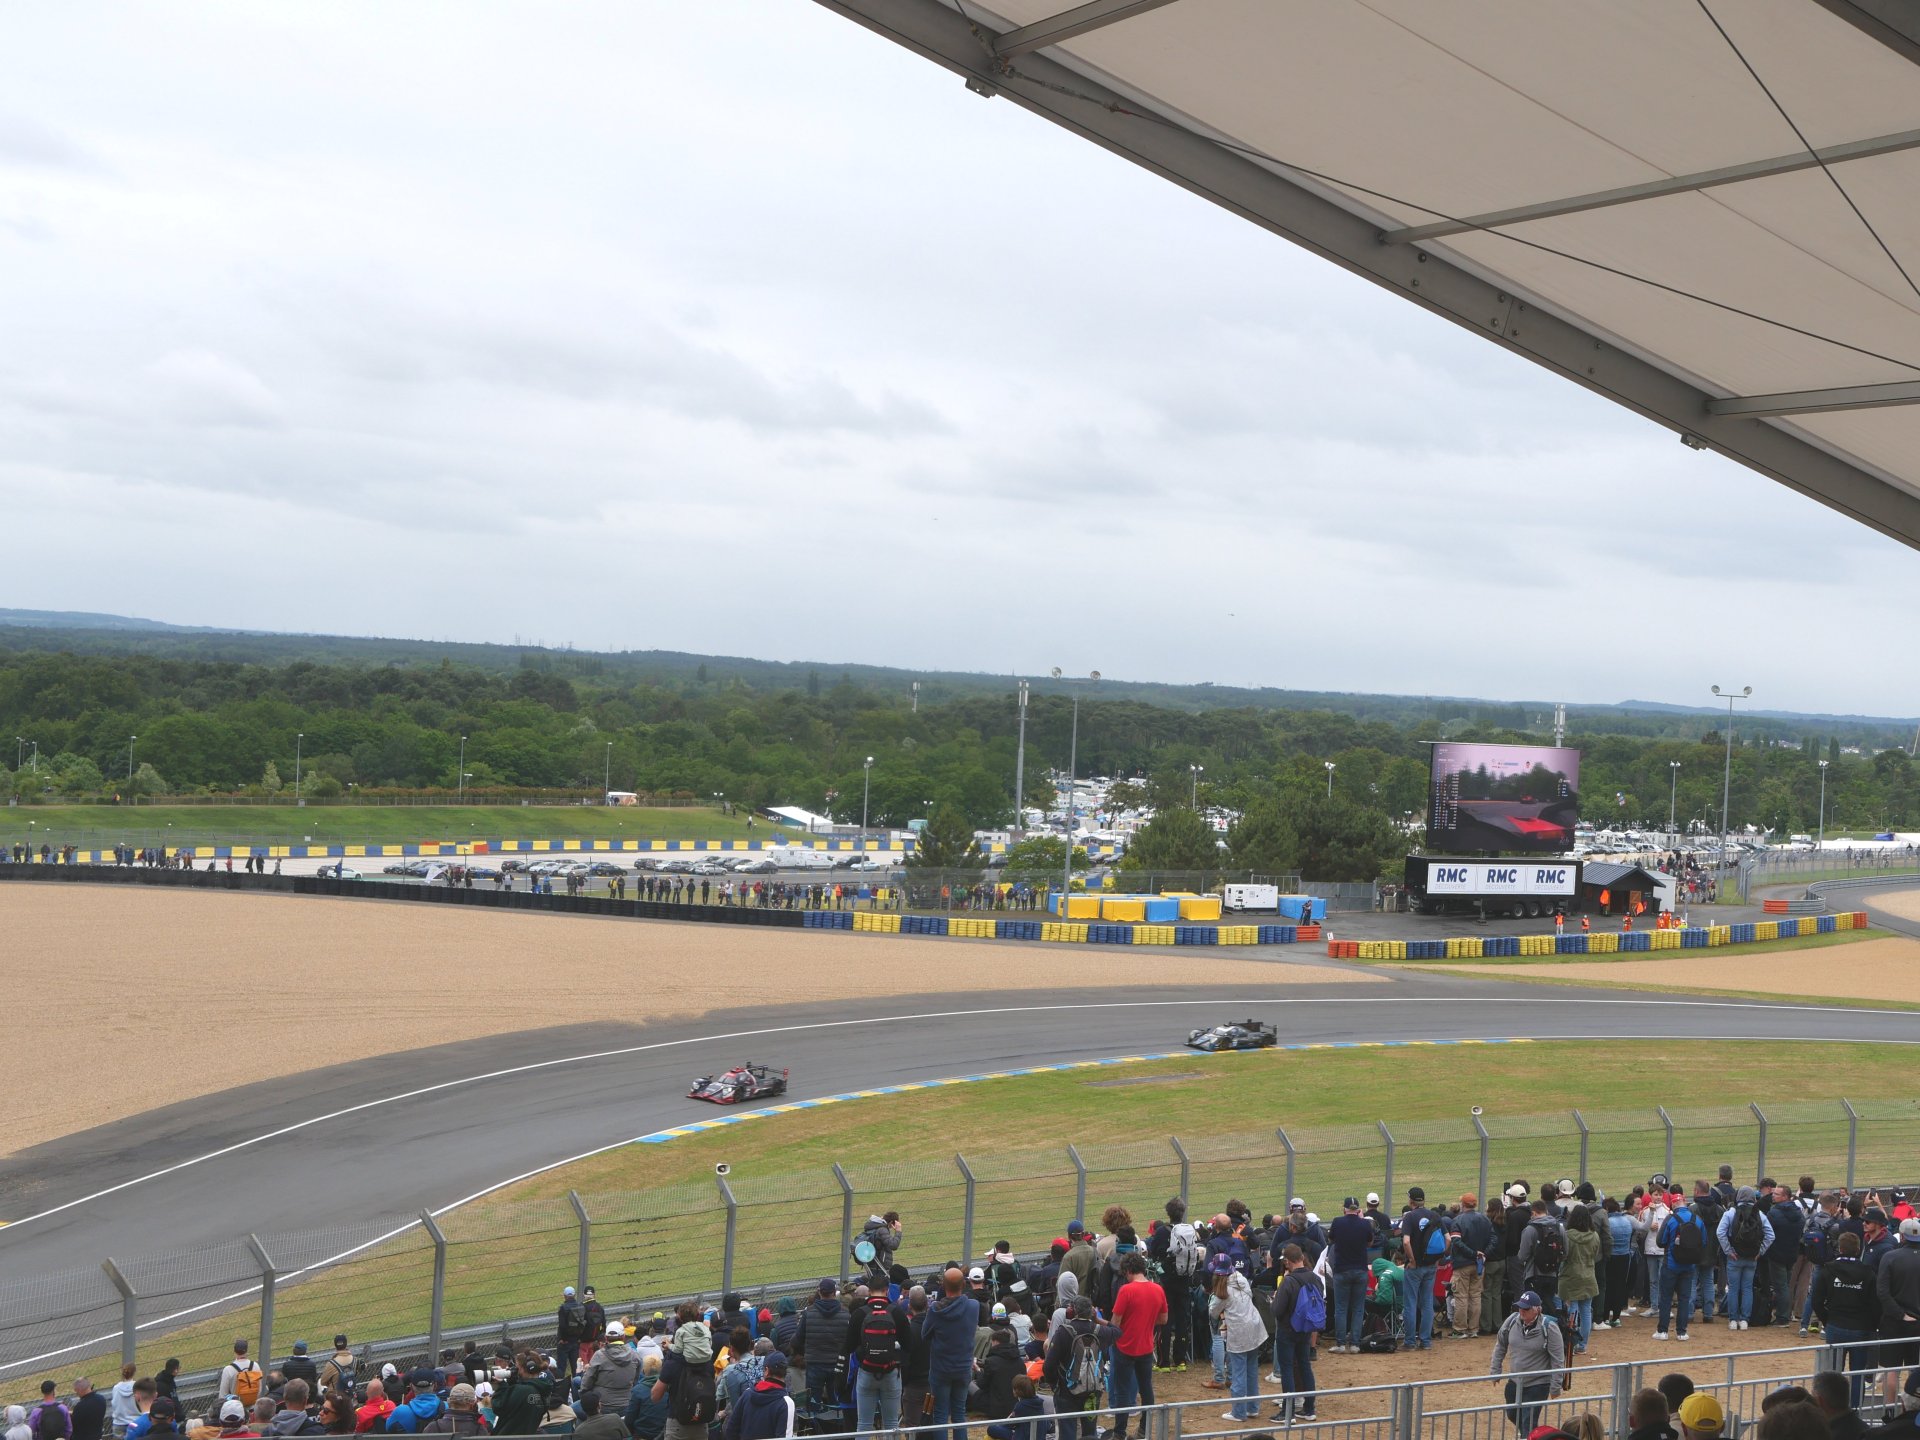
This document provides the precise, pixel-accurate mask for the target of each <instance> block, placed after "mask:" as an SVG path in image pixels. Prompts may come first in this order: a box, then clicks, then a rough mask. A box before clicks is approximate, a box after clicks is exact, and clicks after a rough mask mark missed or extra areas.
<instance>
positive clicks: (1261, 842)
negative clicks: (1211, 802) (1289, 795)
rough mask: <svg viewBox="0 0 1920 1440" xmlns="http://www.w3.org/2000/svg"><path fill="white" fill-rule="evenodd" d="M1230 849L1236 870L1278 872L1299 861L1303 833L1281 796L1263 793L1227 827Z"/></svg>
mask: <svg viewBox="0 0 1920 1440" xmlns="http://www.w3.org/2000/svg"><path fill="white" fill-rule="evenodd" d="M1227 853H1228V854H1229V855H1231V856H1232V857H1233V868H1234V869H1235V870H1247V871H1252V872H1254V873H1257V874H1261V875H1279V874H1282V873H1284V872H1287V871H1291V870H1293V869H1294V868H1296V867H1297V866H1298V865H1299V863H1300V834H1299V832H1298V831H1297V830H1295V829H1294V828H1293V821H1292V819H1291V818H1290V817H1289V816H1288V814H1287V812H1286V811H1285V810H1284V809H1283V808H1282V807H1281V805H1280V802H1279V801H1278V800H1274V799H1272V798H1269V797H1262V798H1261V799H1258V800H1255V801H1254V802H1253V803H1252V804H1250V805H1248V806H1247V808H1246V810H1245V811H1244V812H1242V814H1241V816H1240V820H1239V822H1238V823H1237V824H1236V825H1234V827H1233V828H1232V829H1231V830H1229V831H1227Z"/></svg>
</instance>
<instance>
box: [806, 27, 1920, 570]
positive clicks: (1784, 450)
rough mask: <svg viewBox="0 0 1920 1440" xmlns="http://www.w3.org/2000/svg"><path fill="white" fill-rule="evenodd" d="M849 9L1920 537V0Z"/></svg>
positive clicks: (1516, 344) (1220, 197)
mask: <svg viewBox="0 0 1920 1440" xmlns="http://www.w3.org/2000/svg"><path fill="white" fill-rule="evenodd" d="M819 3H821V4H824V5H826V6H827V7H828V8H830V9H832V10H835V11H838V12H840V13H842V14H845V15H847V16H848V17H850V18H852V19H855V20H858V21H859V22H861V23H862V24H865V25H867V26H869V27H870V28H872V29H875V30H877V31H879V32H881V33H883V34H885V35H888V36H889V37H890V38H892V39H895V40H896V41H898V42H899V43H901V44H903V45H905V46H907V47H908V48H911V49H913V50H915V51H917V52H919V53H920V54H922V55H925V56H927V57H928V58H930V59H933V60H936V61H938V62H939V63H941V64H942V65H944V66H946V67H947V68H948V69H950V70H954V71H957V72H959V73H961V74H963V75H964V76H965V77H966V78H967V83H968V84H969V86H970V87H972V88H974V89H977V90H980V91H982V92H983V93H991V94H994V95H998V96H1002V97H1004V98H1006V99H1009V100H1011V101H1013V102H1015V103H1018V104H1020V105H1023V106H1026V107H1027V108H1029V109H1032V110H1034V111H1036V112H1037V113H1039V114H1042V115H1044V116H1046V117H1047V118H1049V119H1052V120H1054V121H1055V122H1056V123H1059V124H1061V125H1063V126H1066V127H1067V128H1070V129H1073V130H1075V131H1077V132H1079V133H1081V134H1083V135H1085V136H1086V137H1087V138H1089V139H1092V140H1094V141H1096V142H1098V143H1100V144H1102V145H1104V146H1106V147H1108V148H1109V149H1112V150H1115V151H1117V152H1119V153H1121V154H1124V155H1126V156H1127V157H1128V158H1130V159H1133V160H1135V161H1136V162H1137V163H1139V164H1142V165H1144V166H1147V167H1148V168H1150V169H1153V170H1156V171H1158V172H1159V173H1161V174H1164V175H1166V176H1167V177H1168V178H1170V179H1172V180H1174V181H1176V182H1178V183H1180V184H1183V185H1185V186H1187V187H1188V188H1190V189H1193V190H1195V191H1197V192H1199V193H1201V194H1204V195H1206V196H1207V197H1208V198H1210V199H1213V200H1215V201H1216V202H1217V203H1219V204H1221V205H1224V206H1226V207H1228V208H1230V209H1233V210H1235V211H1237V212H1239V213H1241V214H1243V215H1245V216H1246V217H1247V218H1249V219H1251V220H1254V221H1255V222H1256V223H1259V224H1261V225H1263V226H1265V227H1267V228H1268V229H1271V230H1273V231H1275V232H1276V233H1278V234H1281V235H1283V236H1285V237H1286V238H1288V239H1291V240H1294V241H1295V242H1297V243H1299V244H1302V245H1304V246H1306V247H1308V248H1309V249H1312V250H1315V251H1316V252H1318V253H1320V254H1322V255H1324V256H1326V257H1327V258H1329V259H1332V260H1334V261H1335V262H1337V263H1339V264H1341V265H1344V266H1346V267H1347V268H1349V269H1352V270H1354V271H1356V272H1358V273H1361V274H1364V275H1366V276H1368V277H1369V278H1371V279H1373V280H1375V281H1376V282H1378V283H1379V284H1381V285H1383V286H1388V287H1391V288H1393V289H1395V290H1397V291H1399V292H1400V293H1401V294H1403V295H1405V296H1406V297H1407V298H1408V299H1409V300H1410V301H1412V302H1414V303H1416V304H1420V305H1424V306H1426V307H1427V308H1429V309H1431V310H1434V311H1436V312H1438V313H1441V314H1444V315H1447V316H1448V317H1449V318H1452V319H1454V320H1455V321H1457V322H1458V323H1460V324H1462V325H1464V326H1468V327H1471V328H1473V329H1474V330H1476V331H1478V332H1479V333H1481V334H1483V335H1485V336H1486V337H1487V338H1488V339H1489V340H1491V341H1493V342H1494V343H1496V344H1501V345H1504V346H1506V347H1507V348H1509V349H1512V350H1514V351H1517V352H1518V353H1521V354H1524V355H1526V356H1528V357H1529V358H1531V359H1534V360H1535V361H1537V362H1538V363H1540V364H1543V365H1545V366H1547V367H1548V368H1550V369H1553V370H1555V371H1557V372H1559V373H1560V374H1562V375H1565V376H1567V377H1568V378H1570V379H1573V380H1576V381H1578V382H1579V383H1581V384H1583V385H1586V386H1588V387H1589V388H1591V389H1594V390H1597V391H1599V392H1600V393H1602V394H1605V395H1608V396H1609V397H1611V398H1613V399H1615V400H1617V401H1618V402H1619V403H1621V404H1623V405H1626V406H1628V407H1630V408H1632V409H1634V410H1637V411H1639V412H1640V413H1642V414H1644V415H1647V416H1648V417H1650V418H1653V419H1655V420H1658V421H1660V422H1662V423H1664V424H1666V425H1668V426H1670V427H1672V428H1673V429H1675V430H1677V431H1679V432H1680V434H1681V436H1682V438H1683V439H1685V440H1687V442H1688V443H1690V444H1695V445H1699V446H1701V447H1704V448H1711V449H1714V450H1718V451H1720V452H1722V453H1724V454H1726V455H1728V456H1730V457H1732V458H1734V459H1736V460H1739V461H1740V462H1741V463H1743V464H1746V465H1749V466H1751V467H1752V468H1754V469H1756V470H1759V471H1761V472H1763V473H1765V474H1768V475H1771V476H1773V477H1774V478H1775V479H1777V480H1779V481H1781V482H1782V483H1784V484H1787V485H1790V486H1792V487H1793V488H1794V489H1796V490H1799V491H1801V492H1803V493H1805V494H1808V495H1811V496H1813V497H1815V498H1817V499H1819V500H1821V501H1822V502H1823V503H1825V504H1828V505H1831V506H1833V507H1834V508H1836V509H1838V510H1841V511H1843V512H1844V513H1847V514H1851V515H1853V516H1855V517H1856V518H1858V519H1860V520H1861V521H1863V522H1864V523H1866V524H1869V525H1872V526H1874V527H1875V528H1876V529H1879V530H1881V531H1883V532H1884V533H1886V534H1889V535H1892V536H1894V537H1896V538H1898V539H1900V540H1902V541H1904V542H1906V543H1907V544H1909V545H1916V546H1920V294H1916V292H1915V289H1914V288H1913V284H1912V283H1911V282H1909V280H1908V279H1906V278H1905V277H1904V276H1903V275H1902V274H1901V269H1900V267H1901V266H1904V267H1905V269H1906V271H1907V273H1908V274H1909V275H1912V276H1913V277H1914V280H1915V281H1920V4H1913V3H1912V0H1705V4H1702V3H1701V0H1607V3H1604V4H1594V3H1592V0H1090V3H1085V4H1079V5H1072V6H1069V5H1067V4H1065V3H1064V0H992V3H991V4H986V3H979V0H819ZM1716 22H1717V24H1716ZM1721 27H1724V33H1723V30H1722V28H1721ZM1769 91H1770V92H1771V98H1770V96H1769ZM1783 112H1784V114H1783ZM1796 131H1797V133H1796ZM1803 139H1804V143H1803ZM1809 146H1811V147H1812V148H1813V150H1814V151H1815V152H1817V153H1818V154H1819V155H1820V156H1821V157H1822V158H1823V159H1824V160H1825V163H1826V167H1827V168H1826V169H1825V170H1823V169H1822V168H1821V165H1820V163H1819V162H1817V161H1816V160H1815V159H1814V157H1813V156H1812V155H1810V154H1809V153H1808V147H1809ZM1829 172H1830V174H1831V178H1830V175H1829ZM1836 179H1837V180H1838V181H1839V183H1840V185H1841V186H1843V187H1844V189H1845V191H1846V194H1845V195H1843V194H1842V193H1841V191H1840V189H1838V188H1836V186H1835V183H1834V182H1835V180H1836ZM1849 197H1850V200H1851V204H1850V203H1849ZM1854 206H1857V207H1858V210H1859V212H1860V214H1859V215H1856V214H1855V212H1854V208H1853V207H1854ZM1516 212H1518V213H1516ZM1862 215H1864V216H1865V222H1863V220H1862V219H1861V216H1862ZM1462 222H1470V223H1462ZM1866 222H1870V223H1871V226H1872V228H1873V230H1877V231H1878V234H1879V237H1880V238H1879V239H1876V238H1875V236H1874V234H1873V233H1872V232H1871V231H1870V230H1869V228H1868V223H1866ZM1522 242H1524V243H1522ZM1882 242H1884V245H1885V249H1883V248H1882ZM1889 250H1890V251H1891V252H1892V258H1890V257H1889V255H1888V253H1887V251H1889ZM1896 259H1897V261H1898V263H1897V264H1896ZM1740 312H1744V313H1740ZM1382 403H1383V404H1388V403H1391V398H1390V397H1387V396H1383V397H1382Z"/></svg>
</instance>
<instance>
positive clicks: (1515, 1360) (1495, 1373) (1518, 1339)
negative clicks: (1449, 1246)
mask: <svg viewBox="0 0 1920 1440" xmlns="http://www.w3.org/2000/svg"><path fill="white" fill-rule="evenodd" d="M1566 1366H1567V1350H1566V1341H1565V1338H1564V1337H1563V1336H1562V1334H1561V1331H1560V1326H1559V1323H1558V1322H1557V1321H1554V1320H1550V1319H1548V1318H1547V1315H1546V1313H1545V1309H1544V1302H1543V1300H1542V1298H1541V1297H1540V1296H1539V1295H1537V1294H1535V1293H1534V1292H1533V1291H1531V1290H1524V1291H1522V1292H1521V1293H1520V1295H1519V1297H1518V1298H1517V1299H1516V1300H1515V1302H1514V1312H1513V1314H1511V1315H1509V1316H1508V1317H1507V1318H1506V1321H1505V1323H1503V1324H1502V1325H1501V1326H1500V1330H1499V1333H1498V1334H1496V1335H1495V1336H1494V1339H1493V1359H1492V1361H1491V1362H1490V1363H1489V1365H1488V1367H1487V1373H1488V1374H1489V1375H1491V1376H1492V1377H1493V1378H1494V1380H1495V1381H1496V1382H1498V1381H1499V1379H1500V1375H1501V1371H1502V1369H1503V1368H1504V1369H1505V1370H1507V1371H1509V1372H1510V1373H1511V1374H1512V1377H1513V1378H1512V1379H1510V1380H1508V1381H1506V1382H1505V1383H1506V1396H1507V1414H1508V1415H1509V1416H1510V1417H1511V1418H1512V1420H1513V1423H1514V1428H1515V1429H1516V1430H1517V1431H1518V1432H1519V1434H1520V1435H1521V1437H1522V1440H1525V1437H1527V1436H1528V1435H1531V1434H1532V1432H1533V1427H1534V1422H1535V1421H1536V1420H1537V1419H1538V1418H1539V1415H1540V1407H1541V1406H1542V1405H1544V1404H1545V1403H1546V1402H1547V1401H1549V1400H1551V1399H1552V1398H1553V1397H1554V1396H1556V1395H1558V1394H1559V1393H1560V1381H1561V1376H1562V1375H1563V1374H1564V1373H1565V1371H1566ZM1543 1372H1544V1373H1543Z"/></svg>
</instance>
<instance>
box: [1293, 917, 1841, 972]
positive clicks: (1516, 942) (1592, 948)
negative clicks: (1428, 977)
mask: <svg viewBox="0 0 1920 1440" xmlns="http://www.w3.org/2000/svg"><path fill="white" fill-rule="evenodd" d="M1867 927H1868V920H1867V912H1866V911H1864V910H1843V911H1841V912H1840V913H1839V914H1837V915H1800V916H1788V917H1783V918H1781V919H1777V920H1752V921H1747V922H1744V923H1742V924H1738V925H1704V926H1692V927H1689V928H1687V929H1683V930H1629V931H1626V932H1624V933H1616V932H1614V931H1602V930H1596V931H1594V932H1592V933H1591V934H1585V935H1486V936H1466V937H1462V938H1459V939H1451V940H1329V941H1328V942H1327V954H1328V955H1329V956H1331V957H1332V958H1334V959H1336V960H1478V959H1481V958H1483V957H1484V958H1488V959H1493V958H1496V957H1500V956H1514V955H1613V954H1619V953H1624V952H1630V951H1652V950H1706V949H1718V948H1720V947H1721V946H1724V945H1752V944H1755V943H1758V942H1760V941H1765V940H1794V939H1798V938H1800V937H1802V936H1808V935H1831V934H1833V933H1834V932H1836V931H1840V930H1865V929H1866V928H1867Z"/></svg>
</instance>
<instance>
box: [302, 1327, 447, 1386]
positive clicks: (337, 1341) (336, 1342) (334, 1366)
mask: <svg viewBox="0 0 1920 1440" xmlns="http://www.w3.org/2000/svg"><path fill="white" fill-rule="evenodd" d="M469 1344H470V1345H471V1342H469ZM356 1365H357V1362H356V1361H355V1360H354V1358H353V1349H352V1347H351V1346H349V1345H348V1344H347V1337H346V1336H345V1335H336V1336H334V1337H333V1353H332V1354H331V1355H329V1356H328V1357H327V1361H326V1363H325V1364H324V1365H322V1366H321V1367H320V1389H321V1390H322V1391H327V1390H351V1389H353V1372H354V1369H355V1368H356Z"/></svg>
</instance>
